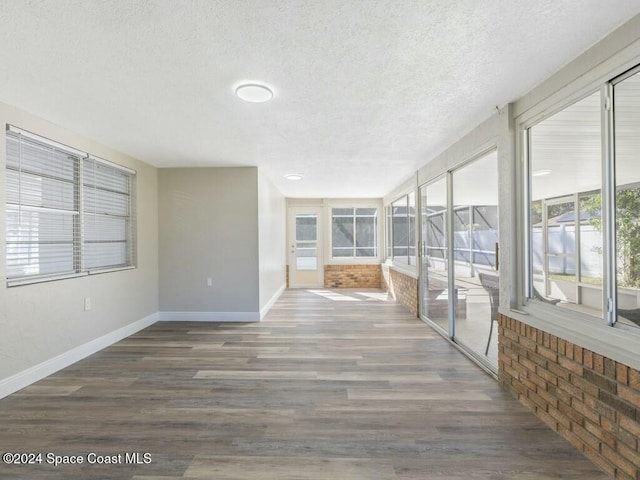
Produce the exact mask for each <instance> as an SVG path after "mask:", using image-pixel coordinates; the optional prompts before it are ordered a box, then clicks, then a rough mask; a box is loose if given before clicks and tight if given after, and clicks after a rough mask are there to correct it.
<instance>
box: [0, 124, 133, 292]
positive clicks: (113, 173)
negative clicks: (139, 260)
mask: <svg viewBox="0 0 640 480" xmlns="http://www.w3.org/2000/svg"><path fill="white" fill-rule="evenodd" d="M6 153H7V156H6V175H5V176H6V187H7V188H6V222H7V224H6V227H7V228H6V266H7V269H6V272H7V282H8V284H9V285H17V284H22V283H30V282H35V281H45V280H52V279H57V278H64V277H68V276H77V275H85V274H89V273H98V272H101V271H102V272H103V271H106V270H112V269H120V268H129V267H133V266H134V265H135V229H134V226H135V216H134V213H135V208H134V205H135V202H134V198H135V172H134V171H133V170H129V169H127V168H124V167H120V166H118V165H115V164H113V163H111V162H108V161H106V160H102V159H99V158H96V157H93V156H91V155H89V154H87V153H85V152H82V151H80V150H76V149H74V148H71V147H67V146H65V145H61V144H58V143H56V142H53V141H50V140H48V139H45V138H43V137H39V136H37V135H34V134H32V133H29V132H25V131H23V130H20V129H17V128H15V127H13V126H8V127H7V134H6Z"/></svg>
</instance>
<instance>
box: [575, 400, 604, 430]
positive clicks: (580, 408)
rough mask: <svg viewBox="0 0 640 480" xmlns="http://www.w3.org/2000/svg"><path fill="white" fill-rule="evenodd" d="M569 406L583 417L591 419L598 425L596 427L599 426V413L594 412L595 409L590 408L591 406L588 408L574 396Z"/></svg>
mask: <svg viewBox="0 0 640 480" xmlns="http://www.w3.org/2000/svg"><path fill="white" fill-rule="evenodd" d="M571 407H573V409H574V410H575V411H576V412H578V413H579V414H580V415H582V416H583V417H585V418H587V419H589V420H590V421H592V422H593V423H594V424H596V425H598V428H599V426H600V415H599V414H598V412H596V411H595V410H592V409H591V408H589V407H588V406H587V405H585V404H584V403H582V402H581V401H580V400H578V399H576V398H574V399H573V400H572V401H571Z"/></svg>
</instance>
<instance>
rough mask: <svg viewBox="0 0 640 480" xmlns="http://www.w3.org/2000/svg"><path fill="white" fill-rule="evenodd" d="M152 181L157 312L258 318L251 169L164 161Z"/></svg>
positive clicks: (169, 316)
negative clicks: (157, 262) (169, 164)
mask: <svg viewBox="0 0 640 480" xmlns="http://www.w3.org/2000/svg"><path fill="white" fill-rule="evenodd" d="M158 183H159V198H158V208H159V219H160V247H159V248H160V283H159V284H160V311H161V314H160V319H161V320H242V321H251V320H254V321H255V320H259V311H260V308H259V303H260V302H259V280H258V279H259V271H258V265H259V258H258V251H259V247H258V243H259V242H258V239H259V232H258V229H259V226H258V169H257V168H255V167H240V168H166V169H160V170H159V173H158ZM208 278H211V283H212V284H211V286H208V284H207V279H208Z"/></svg>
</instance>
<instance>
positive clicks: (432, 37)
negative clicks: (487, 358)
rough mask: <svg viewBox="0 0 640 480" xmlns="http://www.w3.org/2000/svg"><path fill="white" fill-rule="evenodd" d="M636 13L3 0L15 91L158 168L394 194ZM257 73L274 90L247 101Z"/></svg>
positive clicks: (10, 86)
mask: <svg viewBox="0 0 640 480" xmlns="http://www.w3.org/2000/svg"><path fill="white" fill-rule="evenodd" d="M637 13H640V2H638V0H615V1H602V0H526V1H522V0H459V1H451V0H416V1H411V0H375V1H374V0H316V1H311V0H272V1H269V0H253V1H243V0H224V1H215V0H198V1H189V0H156V1H144V0H138V1H134V0H50V1H47V0H44V1H40V0H39V1H35V0H0V101H3V102H5V103H8V104H11V105H15V106H18V107H20V108H22V109H24V110H27V111H29V112H31V113H34V114H37V115H39V116H42V117H44V118H46V119H48V120H51V121H53V122H54V123H57V124H60V125H62V126H64V127H67V128H69V129H71V130H74V131H76V132H78V133H81V134H83V135H85V136H88V137H90V138H93V139H95V140H97V141H99V142H102V143H104V144H107V145H109V146H111V147H113V148H116V149H118V150H121V151H123V152H126V153H128V154H130V155H133V156H135V157H138V158H140V159H142V160H144V161H146V162H148V163H151V164H153V165H156V166H159V167H177V166H236V165H239V166H249V165H251V166H259V167H260V168H261V169H262V170H263V171H264V172H265V173H266V174H267V176H269V177H270V178H271V179H272V180H273V181H274V182H275V183H276V185H278V187H279V188H280V190H281V191H282V192H283V193H284V194H285V195H287V196H290V197H358V196H366V197H380V196H383V195H384V194H386V193H388V192H389V191H390V190H391V189H392V188H394V187H396V186H397V185H398V184H399V183H400V182H402V181H403V180H405V179H406V178H408V177H409V176H410V175H411V174H412V172H414V171H415V170H416V169H417V168H418V167H419V166H421V165H423V164H424V163H426V161H427V160H428V159H430V158H431V157H433V156H434V155H436V154H437V153H439V152H441V151H442V150H444V149H445V148H446V147H447V146H449V145H450V144H452V143H453V142H454V141H456V140H457V139H458V138H460V137H461V136H463V135H464V134H465V133H466V132H468V131H469V130H470V129H472V128H473V127H474V126H476V125H477V124H478V123H479V122H481V121H483V120H484V119H486V118H488V117H489V116H490V115H491V114H492V113H493V112H494V109H495V106H496V105H500V106H502V105H504V104H506V103H508V102H510V101H513V100H515V99H517V98H518V97H520V96H522V95H523V94H524V93H526V92H527V91H529V90H530V89H531V88H532V87H534V86H535V85H536V84H538V83H539V82H541V81H542V80H544V79H545V78H547V77H548V76H549V75H551V74H552V73H553V72H555V71H557V70H558V69H559V68H560V67H562V66H563V65H565V64H566V63H567V62H569V61H570V60H571V59H573V58H574V57H575V56H577V55H578V54H580V53H581V52H583V51H584V50H586V49H587V48H588V47H590V46H591V45H593V44H594V43H596V42H597V41H598V40H600V39H601V38H603V37H604V36H605V35H606V34H608V33H609V32H611V31H612V30H614V29H615V28H616V27H618V26H619V25H621V24H622V23H624V22H625V21H627V20H628V19H630V18H631V17H632V16H633V15H635V14H637ZM243 80H254V81H256V80H257V81H262V82H265V83H267V84H269V85H271V86H273V88H274V91H275V98H274V100H272V101H271V102H268V103H265V104H248V103H243V102H242V101H240V100H239V99H238V98H236V97H235V96H234V94H233V89H234V86H235V85H236V84H237V83H238V82H240V81H243ZM292 172H295V173H301V174H303V175H304V176H305V178H304V180H302V181H300V182H295V183H294V182H288V181H285V180H284V179H283V175H284V174H286V173H292Z"/></svg>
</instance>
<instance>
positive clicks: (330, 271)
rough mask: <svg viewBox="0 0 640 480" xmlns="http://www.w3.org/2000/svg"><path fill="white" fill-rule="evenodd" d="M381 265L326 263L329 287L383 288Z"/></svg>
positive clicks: (326, 277)
mask: <svg viewBox="0 0 640 480" xmlns="http://www.w3.org/2000/svg"><path fill="white" fill-rule="evenodd" d="M381 277H382V275H381V274H380V265H325V266H324V286H325V287H327V288H381V286H382V280H381Z"/></svg>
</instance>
